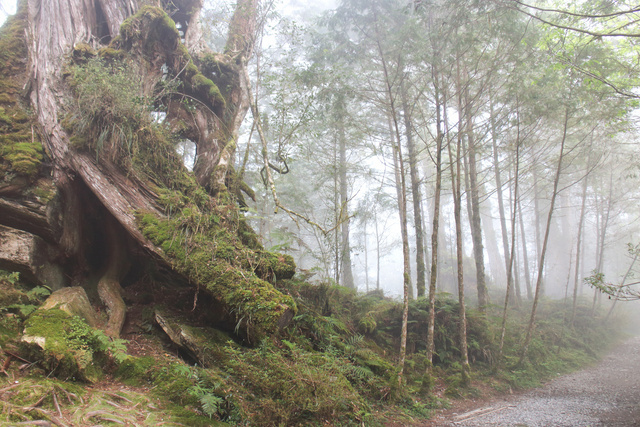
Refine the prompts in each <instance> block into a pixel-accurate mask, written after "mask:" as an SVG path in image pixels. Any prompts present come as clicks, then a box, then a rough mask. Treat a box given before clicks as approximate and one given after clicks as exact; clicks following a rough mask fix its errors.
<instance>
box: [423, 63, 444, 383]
mask: <svg viewBox="0 0 640 427" xmlns="http://www.w3.org/2000/svg"><path fill="white" fill-rule="evenodd" d="M432 73H433V74H432V76H433V87H434V91H435V104H436V165H435V166H436V186H435V190H434V200H433V225H432V228H431V274H430V276H429V321H428V323H427V360H428V361H429V364H430V366H429V367H428V370H429V371H430V370H431V364H433V353H434V351H435V347H434V337H435V323H436V284H437V278H438V231H439V227H440V193H441V189H442V141H443V139H444V133H443V132H442V103H441V100H440V87H439V85H440V82H439V79H438V71H437V70H436V69H435V68H434V69H433V71H432Z"/></svg>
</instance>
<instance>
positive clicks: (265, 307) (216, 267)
mask: <svg viewBox="0 0 640 427" xmlns="http://www.w3.org/2000/svg"><path fill="white" fill-rule="evenodd" d="M137 218H138V223H139V226H140V229H141V230H142V232H143V234H144V235H145V237H147V238H148V239H149V240H151V241H152V242H153V243H154V244H155V245H157V246H159V247H161V248H162V249H163V251H164V252H165V253H166V254H167V256H168V257H169V258H170V260H171V262H172V264H173V266H174V267H175V268H176V269H177V270H178V271H179V272H181V273H182V274H184V275H186V276H187V277H189V278H190V279H192V280H193V281H195V282H197V283H200V284H202V285H203V286H204V288H205V290H206V291H207V292H208V293H209V294H210V295H212V296H213V297H214V298H216V299H217V300H218V301H220V302H223V303H224V304H226V305H227V306H228V307H229V311H230V312H231V313H234V315H235V319H236V321H237V322H238V327H241V328H242V331H243V332H244V331H246V334H247V337H248V338H249V339H250V340H252V341H258V340H259V339H260V338H261V337H262V336H263V335H264V334H265V333H272V332H275V331H277V330H278V329H279V328H280V327H282V326H283V324H282V322H283V321H285V320H287V318H290V317H291V316H292V315H293V313H294V312H295V310H296V305H295V303H294V302H293V300H292V298H291V297H289V296H287V295H283V294H282V293H280V292H279V291H278V290H276V289H275V288H274V287H273V286H272V285H271V284H270V283H268V282H266V281H264V280H262V279H260V278H258V277H257V276H256V275H255V274H254V273H252V272H251V271H250V270H249V271H248V270H247V269H246V267H245V264H247V263H250V260H251V259H253V260H254V262H255V261H256V256H257V255H256V254H255V253H254V252H253V251H251V250H248V249H247V248H245V247H244V246H243V245H242V243H241V242H240V241H239V240H237V238H236V237H234V234H233V233H231V232H229V231H228V229H226V228H225V226H224V224H223V220H222V215H219V214H215V213H213V214H209V215H205V214H203V213H202V212H201V211H200V210H199V209H198V208H197V207H195V206H193V205H191V206H188V207H185V208H183V209H182V211H181V212H180V213H179V214H178V215H176V216H174V217H173V218H172V219H161V218H158V217H156V216H155V215H153V214H150V213H139V214H138V216H137ZM196 230H197V232H196ZM264 258H265V259H266V260H270V261H271V262H270V263H264V264H265V265H267V264H268V265H269V266H273V265H281V264H280V263H278V262H275V263H274V261H273V260H278V257H277V256H275V255H269V256H266V257H264ZM260 259H262V258H260ZM280 270H281V269H278V271H280Z"/></svg>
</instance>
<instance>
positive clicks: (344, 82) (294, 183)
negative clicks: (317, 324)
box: [184, 1, 638, 303]
mask: <svg viewBox="0 0 640 427" xmlns="http://www.w3.org/2000/svg"><path fill="white" fill-rule="evenodd" d="M209 6H210V7H211V9H209V11H208V14H207V15H205V19H208V20H209V21H207V22H208V23H209V24H210V25H209V26H208V28H209V29H210V31H211V35H210V40H209V42H210V43H212V46H213V47H214V48H218V49H219V46H216V45H215V41H216V34H217V33H216V31H220V33H221V34H223V33H224V28H225V22H226V19H225V17H226V16H227V14H228V13H229V12H228V9H226V8H225V7H224V5H223V4H220V3H219V2H216V4H211V5H209ZM413 6H417V9H412V7H411V5H408V4H404V3H402V2H379V3H370V2H357V1H353V2H344V3H343V4H341V5H340V6H339V7H338V5H337V4H332V3H325V4H323V3H318V4H314V5H313V6H309V5H307V4H305V3H303V2H288V3H287V4H273V5H269V4H267V5H265V11H264V13H265V25H264V27H263V29H262V32H261V34H260V37H261V38H260V40H259V42H258V45H259V46H260V48H259V49H258V50H257V52H256V57H255V59H254V62H253V64H252V65H253V69H252V80H253V81H255V82H257V89H256V88H254V90H255V91H256V94H257V99H258V103H259V106H260V111H261V117H262V120H263V125H262V126H263V128H264V131H265V135H266V137H267V139H268V141H269V152H268V156H269V160H270V161H271V163H272V164H273V165H274V166H275V167H276V168H281V169H283V170H284V169H285V167H286V170H287V171H288V173H286V174H279V173H277V171H272V175H273V177H274V181H275V184H276V187H277V190H278V196H279V198H280V200H281V201H282V203H283V204H284V205H285V206H287V207H289V208H291V209H293V210H295V211H296V212H298V213H300V214H302V215H304V216H305V217H307V218H309V219H311V220H312V221H313V222H315V223H317V224H320V225H321V227H322V229H323V230H325V231H326V230H329V232H328V233H327V234H324V233H323V232H322V230H320V229H319V227H315V226H313V225H310V224H309V223H308V222H305V221H304V220H300V219H299V218H295V217H294V218H293V220H292V218H291V217H290V216H288V215H287V214H286V213H284V212H282V211H281V212H279V213H278V214H274V208H273V200H272V194H271V190H270V189H269V188H268V187H267V186H266V185H265V180H264V179H263V178H261V171H263V169H262V168H263V165H264V161H263V157H262V153H261V145H260V144H261V143H260V140H259V136H258V132H257V131H256V130H255V127H254V126H253V118H252V117H250V116H249V117H248V120H247V121H246V123H245V125H244V128H243V130H244V131H243V132H242V138H241V140H240V144H239V148H238V155H237V158H236V167H237V169H238V170H242V171H244V173H245V179H246V180H247V181H248V182H250V184H251V186H252V187H253V188H255V189H256V197H257V200H256V203H255V204H253V203H251V204H250V206H249V209H248V213H247V216H248V217H249V218H251V219H252V223H253V224H254V225H255V227H256V229H257V230H258V231H259V234H260V235H261V236H263V238H264V242H265V245H266V246H267V247H271V248H274V249H276V250H278V251H282V252H286V253H290V254H292V255H294V257H295V259H296V261H297V263H298V266H299V267H301V268H302V269H304V270H306V271H308V275H309V280H311V281H316V282H321V281H326V280H331V281H333V282H335V283H338V284H341V285H343V286H347V287H352V288H355V289H358V290H359V291H363V292H364V291H370V290H383V291H384V292H385V293H387V294H390V295H395V296H398V295H401V294H402V239H401V232H400V230H401V225H400V219H399V215H398V205H399V201H398V194H399V193H398V192H397V187H399V186H400V182H399V180H401V179H402V177H399V176H398V175H397V174H396V170H398V169H399V168H400V166H399V165H398V159H397V157H394V155H395V154H394V147H396V146H397V144H398V139H399V141H400V149H401V151H402V156H403V157H402V161H403V168H404V171H405V176H404V180H405V183H406V184H405V190H404V191H405V192H406V201H407V220H406V221H407V224H408V228H407V230H408V239H409V249H410V252H411V283H412V290H411V296H412V297H415V296H422V295H424V289H425V283H428V282H429V277H430V274H432V273H431V268H432V265H433V252H432V251H433V248H434V242H432V236H434V208H435V204H436V203H438V202H436V199H437V196H436V192H437V191H438V189H437V184H436V180H437V169H438V165H437V162H438V154H440V156H441V158H440V163H441V166H440V169H441V174H442V176H441V180H442V181H441V189H440V190H439V191H440V201H439V203H440V207H439V216H438V218H436V219H435V220H436V221H438V222H439V230H438V232H437V233H435V234H436V235H437V241H436V242H435V245H437V251H438V260H437V277H438V280H437V289H438V290H439V291H443V292H449V293H452V294H456V293H457V282H456V281H457V272H456V249H455V247H456V231H455V221H454V201H453V197H454V196H453V193H452V168H453V176H455V174H456V171H457V169H456V165H457V162H461V163H462V168H461V175H462V179H461V181H462V184H461V193H460V197H461V200H462V205H461V219H462V221H461V227H462V229H461V232H462V243H463V252H464V273H465V276H464V282H465V284H466V286H467V288H468V289H472V290H473V292H471V291H469V292H468V296H469V297H471V298H477V292H476V291H475V289H476V287H477V283H478V276H477V273H476V269H477V266H478V265H479V264H477V262H483V266H484V280H486V284H487V287H488V289H489V291H490V292H491V293H493V292H496V294H495V296H494V297H493V298H491V299H490V300H491V301H492V302H494V303H499V298H498V293H497V291H498V290H503V291H504V289H505V288H506V284H507V276H508V275H507V273H506V272H507V271H509V270H511V273H510V274H511V275H512V276H513V283H514V289H515V295H516V298H517V300H518V301H521V300H522V299H532V298H533V293H534V292H535V282H536V276H537V272H538V269H539V264H540V255H541V251H542V245H543V241H544V235H545V228H546V226H547V224H546V223H547V219H548V218H549V211H550V208H551V199H552V198H555V200H554V205H553V207H552V211H553V212H552V214H553V215H552V216H551V217H550V218H551V222H550V225H549V227H550V232H549V242H548V247H547V254H546V257H545V259H546V261H545V266H544V270H543V280H542V283H543V285H542V293H543V294H544V295H547V296H550V297H553V298H565V297H567V296H569V297H570V298H573V295H574V294H575V295H578V296H585V297H590V298H591V297H593V296H594V292H593V289H592V288H590V287H588V286H587V285H586V284H585V282H584V278H585V277H587V276H591V275H592V274H593V272H594V271H595V272H597V273H603V274H604V276H605V278H606V280H608V281H611V282H614V283H620V282H621V280H622V278H623V277H624V276H625V274H626V272H627V269H628V268H629V266H630V264H631V263H632V261H633V256H634V253H635V252H634V251H635V246H636V245H637V244H638V213H637V194H636V190H637V188H638V164H637V161H635V157H636V150H637V137H638V135H637V119H638V116H637V112H636V107H637V103H638V101H637V95H636V92H635V87H636V84H637V68H636V67H637V65H636V61H637V50H636V47H635V40H636V37H635V35H633V34H631V33H632V32H633V30H632V29H628V27H627V25H631V24H630V23H631V21H632V20H633V16H635V15H633V14H628V15H614V16H612V17H608V16H606V15H607V11H608V10H612V9H611V8H612V7H613V6H612V5H610V4H609V3H607V2H604V3H599V2H596V3H593V2H588V4H587V3H584V4H579V5H575V8H576V10H577V13H580V14H582V15H579V16H571V15H567V14H563V13H560V12H554V11H551V12H547V13H546V14H541V15H540V18H539V19H535V18H534V17H532V16H530V15H531V14H534V13H535V14H536V16H537V14H538V12H537V11H536V10H535V9H533V8H525V7H523V10H524V12H525V13H523V12H522V11H518V10H517V4H515V3H513V2H506V3H504V4H503V3H500V2H482V3H479V2H475V3H474V2H471V3H469V2H465V3H460V2H455V1H452V2H442V3H438V4H436V2H417V3H416V5H413ZM335 7H337V9H333V8H335ZM618 7H619V8H621V9H624V8H623V7H622V6H618ZM599 15H603V16H605V17H604V18H599ZM591 16H593V17H591ZM543 20H553V23H554V24H556V25H555V26H554V25H546V24H545V23H544V22H543ZM563 27H567V28H573V30H567V29H563ZM218 28H219V30H218ZM618 28H621V29H622V30H618ZM623 30H625V31H628V32H629V33H630V34H629V35H628V36H627V37H624V36H620V35H619V34H617V33H619V32H622V31H623ZM611 31H616V32H617V33H616V36H615V37H603V36H602V35H603V34H604V35H606V34H607V33H608V32H611ZM438 138H442V141H441V146H440V148H438ZM458 142H460V143H461V145H460V148H459V149H458V148H456V147H457V145H456V144H457V143H458ZM184 153H185V157H184V158H185V162H186V164H189V162H193V161H194V155H195V152H194V148H193V147H192V148H191V149H189V148H186V149H185V151H184ZM561 155H562V164H561V165H560V167H559V166H558V164H559V161H560V156H561ZM285 162H286V163H285ZM452 165H453V166H452ZM558 170H559V180H558V183H557V186H556V187H557V189H556V190H555V191H554V179H555V176H556V172H557V171H558ZM262 173H263V174H264V172H262ZM456 179H457V177H456ZM516 180H517V181H516ZM516 186H517V188H516ZM516 191H517V193H516ZM554 194H555V197H554ZM514 214H515V222H513V219H514ZM474 215H475V216H474ZM477 215H479V218H480V219H479V220H478V219H477ZM473 224H476V225H475V226H474V225H473ZM514 225H515V226H514ZM473 227H478V228H479V229H480V230H481V234H480V235H481V240H480V239H479V240H478V241H477V242H476V241H474V239H473V237H472V236H473V232H472V230H473ZM513 238H515V242H514V241H513V240H512V239H513ZM477 244H481V245H482V248H483V251H481V256H482V258H481V259H480V260H478V259H476V260H474V247H475V246H474V245H477ZM629 245H631V247H629ZM512 246H514V252H513V258H514V260H513V263H512V266H509V264H510V263H509V258H510V256H511V247H512ZM629 250H631V255H630V254H629ZM478 257H479V255H476V258H478ZM481 280H482V279H481ZM628 282H629V281H628ZM596 294H597V292H596ZM596 301H600V300H599V297H597V296H596Z"/></svg>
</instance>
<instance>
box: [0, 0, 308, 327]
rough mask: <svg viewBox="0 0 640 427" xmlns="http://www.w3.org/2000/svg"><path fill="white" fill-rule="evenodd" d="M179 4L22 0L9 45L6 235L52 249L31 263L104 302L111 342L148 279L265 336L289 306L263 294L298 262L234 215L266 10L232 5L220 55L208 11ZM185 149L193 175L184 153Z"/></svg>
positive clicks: (0, 191) (1, 101)
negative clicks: (203, 20)
mask: <svg viewBox="0 0 640 427" xmlns="http://www.w3.org/2000/svg"><path fill="white" fill-rule="evenodd" d="M169 3H170V6H171V7H170V8H169V7H168V8H167V10H166V11H165V10H163V9H162V8H161V7H155V6H150V5H146V3H145V2H138V1H137V0H95V1H94V0H91V1H89V0H28V1H27V0H23V1H21V2H20V5H19V11H18V13H17V14H16V15H15V16H14V17H12V18H11V19H10V20H9V21H8V22H7V23H6V24H5V26H4V27H3V28H2V30H1V33H0V45H1V46H0V52H1V53H0V55H2V58H0V59H1V61H0V68H2V69H1V70H0V72H1V73H0V75H2V78H1V79H2V82H1V83H2V84H0V91H1V92H2V94H1V96H0V127H1V128H2V131H3V132H2V133H3V137H2V139H1V141H0V142H1V143H2V145H1V146H0V154H1V155H2V157H1V159H0V160H1V163H0V166H1V167H0V175H1V176H0V178H2V179H1V180H0V224H2V225H5V226H7V227H10V228H12V229H17V230H21V231H22V232H24V233H29V234H31V235H34V236H37V237H38V238H39V239H41V240H42V241H43V242H45V243H46V244H40V245H39V246H38V247H39V248H40V249H39V252H38V253H37V254H34V255H33V257H36V258H39V259H42V261H41V262H40V261H39V262H40V264H42V265H45V264H46V265H54V266H56V267H57V268H59V269H60V270H61V271H62V273H63V274H62V276H63V277H66V279H64V280H60V281H59V283H55V284H54V285H55V287H61V286H69V285H81V286H83V287H85V288H87V289H88V291H89V294H90V295H92V291H93V293H94V294H96V295H98V294H99V295H100V297H102V299H103V303H104V304H105V305H106V306H107V307H108V309H109V311H110V313H111V316H112V317H111V319H110V320H109V322H108V325H107V326H106V329H107V330H108V331H109V333H110V334H111V335H113V336H117V335H118V334H119V332H120V328H121V327H122V322H123V319H124V313H123V312H122V311H123V310H124V303H123V301H122V298H121V297H120V296H119V293H120V292H119V290H120V287H121V283H120V282H121V281H122V280H123V278H124V277H125V276H127V275H128V276H127V277H136V276H137V277H140V276H143V275H145V274H149V272H154V274H155V275H156V277H154V280H165V281H166V282H168V283H169V282H170V283H174V284H182V285H184V286H186V287H189V286H191V287H193V289H194V292H195V293H196V294H197V292H199V290H204V292H205V293H207V294H208V295H210V296H211V297H212V298H213V300H214V301H215V302H216V304H217V305H218V309H219V310H220V311H221V312H222V313H223V315H222V317H223V318H225V319H226V322H227V323H228V324H232V325H233V326H234V327H235V329H236V330H241V331H246V333H247V335H249V336H253V337H256V336H259V335H260V334H261V333H262V332H266V331H271V330H275V329H277V328H278V327H281V326H283V325H285V324H286V323H287V322H288V319H290V318H291V317H292V314H293V312H294V310H295V304H294V303H293V301H292V300H291V298H289V297H286V296H284V295H282V294H280V293H279V292H278V291H277V290H275V289H274V288H273V286H272V284H271V283H269V281H271V282H274V281H275V280H276V279H277V278H282V277H290V276H291V275H293V271H294V268H295V267H294V265H293V262H292V260H291V259H290V258H287V257H282V256H277V255H275V254H269V253H267V252H265V251H264V250H263V249H262V247H261V245H260V244H259V243H258V240H257V239H256V236H255V234H254V233H253V231H252V230H251V229H250V228H249V227H248V226H247V225H246V223H245V222H244V220H243V218H242V216H241V214H240V213H239V211H238V209H237V205H236V203H235V200H236V197H238V198H241V197H242V196H241V195H240V194H239V190H238V189H239V188H244V189H245V190H247V192H248V193H249V194H250V193H251V192H250V191H249V190H248V189H247V188H246V187H243V186H242V185H240V184H239V183H238V182H236V181H237V180H236V176H235V172H234V171H233V167H232V161H233V157H234V154H235V141H236V139H237V132H238V129H239V126H240V123H241V122H242V120H243V118H244V115H245V113H246V111H247V108H248V101H247V90H246V88H245V87H244V84H243V83H242V82H243V79H242V78H241V76H242V75H243V73H244V70H245V67H246V64H247V62H248V59H249V57H250V56H251V53H252V50H253V45H254V38H255V32H256V25H257V24H256V22H257V13H258V1H257V0H239V1H238V3H237V9H236V11H235V13H234V15H233V18H232V20H231V22H230V26H229V38H228V44H227V46H226V48H225V51H224V52H222V53H216V52H209V51H208V50H207V48H206V47H205V43H204V41H203V39H202V31H201V30H200V28H199V25H200V24H199V13H200V9H201V8H202V0H174V1H173V2H169ZM162 4H164V2H163V3H162ZM176 24H179V25H178V26H179V27H180V28H181V30H182V31H183V32H184V34H180V32H179V30H178V28H177V25H176ZM83 73H84V74H83ZM97 73H102V74H100V75H97ZM83 76H84V77H83ZM118 79H120V80H118ZM109 82H112V83H109ZM113 82H121V83H113ZM131 82H134V83H135V82H138V86H135V85H134V86H131V87H133V88H134V90H130V91H129V92H127V91H123V88H122V85H124V84H127V83H131ZM109 84H111V86H109ZM132 84H133V83H132ZM123 92H124V93H123ZM119 97H120V98H119ZM149 105H151V107H149ZM125 107H126V108H129V110H127V109H126V108H125ZM161 113H163V114H165V116H164V117H165V118H164V121H163V122H162V123H159V122H160V120H153V119H152V117H154V115H155V117H156V118H157V117H158V114H161ZM185 139H189V140H191V141H193V142H195V144H196V146H197V161H196V165H195V168H194V172H193V174H191V173H189V172H188V171H187V170H186V169H185V168H184V165H183V164H182V162H181V161H180V159H179V157H178V156H177V155H176V153H175V150H174V144H175V143H176V142H179V141H182V140H185ZM23 237H24V236H23ZM239 254H241V256H239ZM24 264H25V265H28V264H29V263H24ZM40 264H39V265H40ZM25 268H26V267H25ZM32 270H34V272H32V273H34V274H33V276H34V278H33V281H34V282H39V283H48V284H50V285H51V282H50V279H48V278H47V277H46V276H44V275H42V274H39V273H38V268H32ZM132 270H133V271H132ZM143 270H144V271H143ZM222 278H225V279H224V280H223V279H222ZM128 280H131V279H128ZM227 282H229V283H227ZM241 326H242V328H241Z"/></svg>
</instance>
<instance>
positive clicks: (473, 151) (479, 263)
mask: <svg viewBox="0 0 640 427" xmlns="http://www.w3.org/2000/svg"><path fill="white" fill-rule="evenodd" d="M465 101H466V105H465V111H466V113H465V120H466V135H467V141H469V153H468V156H469V185H470V187H471V194H470V197H471V218H470V223H471V239H472V241H473V258H474V260H475V264H476V282H477V283H476V286H477V290H478V309H479V310H480V311H482V312H484V311H485V309H486V306H487V304H488V303H489V293H488V291H487V283H486V280H485V273H484V246H483V244H482V222H481V219H480V195H479V191H478V190H479V184H478V167H477V158H476V155H477V147H476V142H475V138H474V130H473V117H472V115H471V100H470V98H469V94H468V92H467V93H466V94H465Z"/></svg>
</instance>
